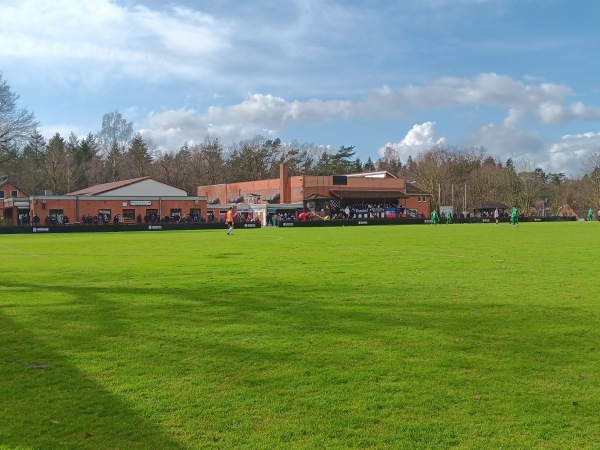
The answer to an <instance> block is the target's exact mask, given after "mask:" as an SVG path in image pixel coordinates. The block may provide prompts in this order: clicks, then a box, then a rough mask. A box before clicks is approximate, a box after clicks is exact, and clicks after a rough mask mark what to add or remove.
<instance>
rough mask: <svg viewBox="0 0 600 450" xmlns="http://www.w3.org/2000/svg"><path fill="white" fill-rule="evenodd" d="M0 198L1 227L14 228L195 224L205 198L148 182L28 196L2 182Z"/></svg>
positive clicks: (139, 180) (140, 180)
mask: <svg viewBox="0 0 600 450" xmlns="http://www.w3.org/2000/svg"><path fill="white" fill-rule="evenodd" d="M7 192H8V195H7ZM1 194H4V195H3V201H2V203H1V205H0V206H1V208H0V212H1V217H2V219H3V224H4V225H13V226H14V225H33V226H36V225H38V226H46V225H71V224H73V225H74V224H115V223H119V224H135V223H144V222H146V223H148V222H165V221H166V222H175V221H180V220H182V219H185V220H189V219H194V220H196V219H197V220H198V221H200V220H201V219H204V220H206V215H207V209H206V197H202V196H195V197H192V196H188V195H187V192H186V191H185V190H183V189H180V188H177V187H175V186H171V185H169V184H167V183H163V182H161V181H158V180H156V179H154V178H152V177H142V178H134V179H130V180H123V181H116V182H114V183H105V184H99V185H96V186H92V187H89V188H86V189H82V190H79V191H74V192H70V193H68V194H65V195H52V193H50V192H46V195H40V196H28V195H27V194H26V193H25V192H23V191H22V190H21V189H18V188H17V187H16V186H15V185H14V184H12V183H9V182H8V181H5V182H4V183H0V195H1ZM65 218H66V220H65ZM84 219H85V220H84Z"/></svg>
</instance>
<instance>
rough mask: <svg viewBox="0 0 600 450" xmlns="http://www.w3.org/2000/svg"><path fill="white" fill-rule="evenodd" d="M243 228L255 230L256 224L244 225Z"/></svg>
mask: <svg viewBox="0 0 600 450" xmlns="http://www.w3.org/2000/svg"><path fill="white" fill-rule="evenodd" d="M244 228H256V224H255V223H245V224H244Z"/></svg>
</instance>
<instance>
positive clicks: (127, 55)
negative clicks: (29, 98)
mask: <svg viewBox="0 0 600 450" xmlns="http://www.w3.org/2000/svg"><path fill="white" fill-rule="evenodd" d="M227 34H228V26H227V24H226V23H222V22H218V21H217V20H215V19H214V18H213V17H210V16H208V15H206V14H201V13H198V12H195V11H193V10H190V9H187V8H182V7H171V8H167V9H165V10H164V11H162V12H158V11H151V10H149V9H147V8H144V7H141V6H138V7H135V8H132V9H129V8H126V7H122V6H119V5H117V4H116V3H115V2H113V1H110V0H57V1H52V2H47V1H45V0H9V3H8V5H3V7H2V14H1V15H0V57H2V58H4V59H5V60H7V59H11V60H14V61H25V60H26V61H28V62H29V63H32V64H35V65H37V66H38V67H43V68H44V69H45V70H46V71H47V72H46V74H47V75H53V76H56V77H60V78H62V77H64V74H63V72H77V73H78V77H77V79H78V81H79V82H81V83H85V82H86V80H87V79H88V74H90V73H95V74H96V76H97V75H98V73H101V74H104V76H105V77H115V76H118V74H126V75H128V76H133V77H134V78H143V79H144V80H147V79H161V78H165V77H168V76H173V75H175V76H177V77H181V78H187V79H190V78H193V77H197V76H199V75H201V74H203V73H206V71H207V70H206V65H207V62H208V61H210V60H211V59H214V58H217V57H218V56H219V54H220V52H222V51H223V50H224V49H225V48H226V47H227V38H226V37H227ZM198 57H202V61H201V62H199V61H197V60H194V58H198Z"/></svg>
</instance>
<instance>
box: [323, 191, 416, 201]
mask: <svg viewBox="0 0 600 450" xmlns="http://www.w3.org/2000/svg"><path fill="white" fill-rule="evenodd" d="M329 192H331V193H332V194H333V195H335V196H336V197H338V198H350V199H362V200H379V199H399V198H407V197H408V196H407V195H406V194H405V193H404V192H401V191H337V190H335V191H329Z"/></svg>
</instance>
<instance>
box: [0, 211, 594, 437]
mask: <svg viewBox="0 0 600 450" xmlns="http://www.w3.org/2000/svg"><path fill="white" fill-rule="evenodd" d="M599 236H600V224H598V223H582V222H571V223H524V224H521V226H520V227H519V228H518V229H514V228H512V227H511V226H510V225H508V224H502V225H501V226H498V227H496V226H494V225H492V224H485V225H450V226H446V225H442V226H438V227H432V226H382V227H368V228H367V227H365V228H360V227H344V228H319V229H262V230H236V231H235V234H234V236H227V235H226V234H225V230H214V231H187V232H186V231H181V232H156V233H152V232H140V233H98V234H88V233H82V234H64V235H63V234H61V235H58V234H57V235H0V258H1V261H2V262H1V264H0V380H1V383H0V405H1V406H0V448H2V449H15V448H27V449H28V448H35V449H57V448H61V449H194V448H248V449H253V448H258V449H268V448H273V449H284V448H285V449H316V448H323V449H338V448H339V449H346V448H402V449H418V448H423V449H426V448H427V449H430V448H436V449H437V448H458V449H476V448H480V449H498V448H512V449H523V448H540V449H542V448H543V449H565V448H573V449H574V448H577V449H582V448H590V449H592V448H597V445H598V443H599V442H600V428H599V427H598V425H597V423H598V414H599V413H600V391H599V389H598V386H600V370H599V369H600V365H599V361H600V349H599V346H600V327H599V326H598V325H599V323H600V294H599V293H598V278H599V267H600V266H599V264H598V263H599V262H600V256H599V252H600V247H599V245H598V244H599V242H600V237H599Z"/></svg>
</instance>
